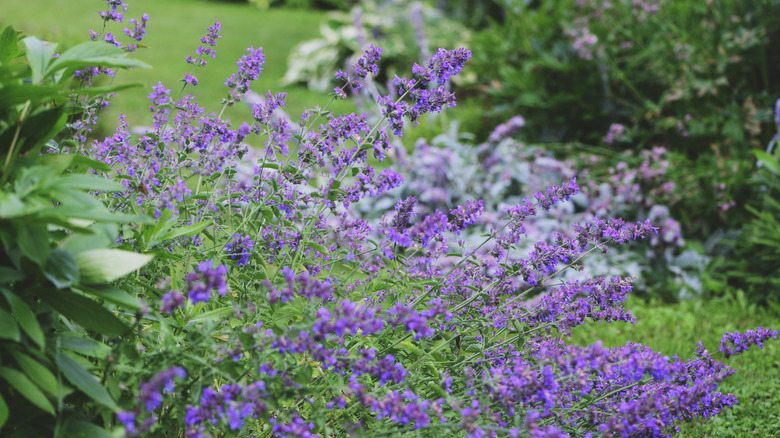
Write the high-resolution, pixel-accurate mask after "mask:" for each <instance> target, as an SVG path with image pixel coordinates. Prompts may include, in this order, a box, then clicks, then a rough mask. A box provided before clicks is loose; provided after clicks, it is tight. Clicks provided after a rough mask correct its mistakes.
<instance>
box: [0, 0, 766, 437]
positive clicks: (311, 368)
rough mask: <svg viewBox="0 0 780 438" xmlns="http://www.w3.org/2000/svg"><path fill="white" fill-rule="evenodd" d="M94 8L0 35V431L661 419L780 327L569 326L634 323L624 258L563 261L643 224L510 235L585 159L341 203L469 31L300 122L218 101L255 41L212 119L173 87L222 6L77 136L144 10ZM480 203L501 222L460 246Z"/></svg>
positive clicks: (362, 428) (263, 104)
mask: <svg viewBox="0 0 780 438" xmlns="http://www.w3.org/2000/svg"><path fill="white" fill-rule="evenodd" d="M108 5H109V9H108V10H107V11H104V12H102V13H101V17H102V18H103V19H104V26H103V29H102V30H101V31H100V32H91V39H92V40H93V41H90V42H87V43H85V44H84V45H79V46H76V47H74V48H71V49H69V50H67V51H65V52H64V53H61V54H59V55H57V54H56V46H54V45H51V44H46V43H44V42H42V41H40V40H37V39H35V38H33V37H27V38H24V39H22V40H21V41H20V40H19V38H20V37H19V35H18V34H17V32H15V31H14V30H13V29H12V28H10V27H9V28H7V29H6V30H5V31H4V32H3V33H2V37H1V38H0V54H1V56H0V81H2V82H0V84H1V85H2V87H0V105H1V106H0V110H1V112H0V119H1V122H2V123H0V139H2V141H1V142H0V146H1V147H2V149H1V150H0V152H2V155H3V157H4V162H3V167H2V175H0V185H1V188H2V191H1V192H0V240H2V253H0V294H1V295H2V298H0V328H1V329H2V330H0V380H3V381H4V384H3V385H0V428H2V432H1V433H2V435H3V436H9V437H10V436H35V435H47V436H52V435H53V436H117V435H118V436H122V435H124V436H170V437H174V436H175V437H181V436H186V437H206V436H213V437H221V436H257V437H270V436H278V437H315V436H320V437H330V436H347V435H355V436H372V437H377V436H403V435H409V436H467V437H483V436H487V437H492V436H513V437H515V436H533V437H541V436H545V437H553V436H555V437H568V436H662V435H670V434H673V433H674V432H675V430H676V427H677V424H679V423H681V422H685V421H689V420H692V419H695V418H708V417H711V416H713V415H716V414H718V413H719V412H720V411H721V410H722V409H724V408H726V407H729V406H732V405H733V404H734V403H736V399H735V397H733V396H732V395H731V394H722V393H720V392H718V390H717V388H718V384H719V383H720V382H721V381H722V380H723V379H725V378H726V377H728V376H729V375H731V374H732V373H733V372H734V370H733V369H731V368H729V367H728V366H726V365H725V364H724V363H722V362H719V361H717V360H716V359H715V358H716V356H718V355H719V354H722V355H723V356H724V358H728V357H730V356H733V355H736V354H740V353H742V352H744V351H746V350H747V349H748V348H749V347H751V346H752V345H758V346H759V347H761V346H762V342H764V341H765V340H766V339H768V338H770V337H776V336H777V332H776V331H774V330H769V329H764V328H758V329H756V330H748V331H746V332H744V333H739V332H735V333H726V334H725V335H724V337H723V340H722V342H721V345H720V347H719V352H717V353H714V354H711V353H710V352H709V351H708V350H707V349H706V348H705V347H704V346H702V345H699V346H698V347H697V350H696V357H695V358H694V359H692V360H687V361H684V360H680V359H678V358H677V357H669V356H666V355H662V354H660V353H657V352H654V351H651V350H650V349H649V348H647V347H645V346H643V345H641V344H635V343H627V344H626V345H624V346H622V347H618V348H606V347H604V346H603V345H601V344H600V343H596V344H594V345H589V346H584V347H583V346H577V345H568V344H567V343H566V342H564V340H563V335H565V334H567V333H569V331H570V329H571V328H572V327H575V326H577V325H580V324H583V323H585V322H587V321H591V322H613V321H630V322H633V317H632V316H631V312H630V311H629V310H627V309H625V308H624V307H623V302H624V299H625V297H626V295H627V294H628V293H630V292H631V288H632V278H630V277H619V276H618V277H611V278H605V277H582V278H578V279H575V280H562V278H563V277H561V274H562V273H564V272H565V271H567V270H569V269H578V270H582V269H584V264H583V263H582V262H583V261H587V259H586V258H585V257H586V256H587V255H588V254H590V253H592V252H598V251H606V250H607V247H608V246H611V245H626V244H630V243H631V242H633V241H635V240H640V239H648V238H651V237H653V236H654V235H655V233H656V232H657V228H656V227H655V226H654V225H653V224H652V223H650V221H645V222H637V223H630V222H626V221H623V220H621V219H619V218H616V217H607V218H606V219H600V218H595V217H594V218H591V219H587V220H582V221H579V222H577V223H574V224H572V225H571V230H570V231H569V232H568V233H562V232H554V233H551V234H549V235H547V236H545V238H544V239H541V240H538V241H536V242H534V243H532V244H531V246H532V248H533V249H532V250H530V251H525V250H520V249H521V248H527V247H528V245H527V244H526V239H527V237H526V226H525V224H526V222H527V221H530V220H531V218H533V217H535V216H536V215H539V214H542V213H543V212H546V211H548V210H550V209H551V208H554V206H556V205H561V204H563V203H566V202H567V200H568V199H569V198H570V197H572V196H574V195H576V194H577V193H578V192H579V190H580V188H579V186H578V184H577V179H576V177H572V178H570V179H567V180H565V181H562V182H560V183H557V184H551V185H549V186H547V187H542V188H540V189H539V191H538V192H537V193H536V194H535V195H533V196H530V197H528V198H525V199H521V200H519V202H517V203H515V204H513V205H506V206H503V207H502V208H501V209H500V210H498V211H489V212H486V211H484V206H485V205H490V206H492V205H493V204H492V203H489V202H486V203H484V204H483V202H482V201H479V200H476V201H474V200H470V201H466V202H464V203H463V204H462V205H460V206H457V207H455V208H451V209H449V210H448V211H441V210H435V211H424V212H420V211H419V210H417V209H416V204H417V200H416V198H415V196H408V197H405V198H403V199H399V200H397V202H396V203H395V206H394V207H393V208H392V209H390V210H389V211H387V212H386V213H385V214H384V215H383V216H382V217H381V219H380V220H379V221H378V222H376V223H373V224H370V223H369V222H368V221H366V220H365V219H363V218H361V217H360V215H359V214H358V210H357V209H355V208H352V206H353V204H355V203H357V202H358V201H360V200H361V199H364V198H367V197H372V196H378V195H381V194H382V193H384V192H386V191H388V190H390V189H392V188H394V187H398V186H399V185H400V184H401V183H402V177H401V176H400V174H399V173H398V172H396V171H395V170H393V169H392V167H389V168H384V170H381V171H379V170H377V163H378V162H380V161H382V160H383V159H384V158H385V157H386V156H387V155H388V154H390V153H391V151H392V146H391V145H392V142H391V136H394V135H395V136H402V135H403V133H404V129H405V128H406V127H407V126H408V125H409V124H417V122H418V120H419V119H420V117H422V116H423V115H424V114H426V113H438V112H440V111H442V110H443V109H445V108H449V107H452V106H455V96H454V94H453V93H452V92H450V91H449V90H448V88H447V87H446V84H447V82H448V80H449V79H450V78H451V77H452V76H453V75H456V74H457V73H459V72H460V71H461V69H462V67H463V65H464V63H466V62H467V61H468V60H469V58H470V56H471V53H470V52H469V51H468V50H466V49H463V48H461V49H456V50H445V49H439V50H438V51H437V52H436V53H435V54H433V56H432V57H431V58H430V60H428V61H427V62H425V63H422V64H415V65H414V66H413V67H412V69H411V75H409V76H407V77H403V78H401V77H396V78H395V79H394V81H393V85H394V87H395V91H394V92H393V93H389V94H386V95H383V96H381V97H379V98H378V99H377V102H376V103H377V105H378V106H379V108H380V111H381V113H382V118H381V119H380V120H379V121H378V122H377V123H369V122H368V120H367V116H366V115H365V114H346V115H337V114H332V113H331V112H329V111H328V109H327V106H325V107H322V108H320V107H319V106H316V107H314V108H313V109H311V110H309V111H306V112H305V113H304V114H303V116H302V117H301V119H300V120H299V121H292V120H290V119H289V118H287V117H285V116H284V115H283V114H282V113H281V112H280V111H279V109H280V108H282V107H283V106H284V103H285V102H284V100H285V94H284V93H273V92H270V91H269V92H268V93H267V94H266V95H265V96H264V98H262V99H256V101H255V103H254V104H253V105H252V107H251V123H242V124H241V125H240V126H234V125H233V124H231V123H230V121H229V120H225V119H223V118H222V117H221V111H222V110H223V109H224V108H226V107H227V106H230V105H235V104H236V103H239V102H240V101H241V100H242V99H243V97H244V95H245V94H247V92H248V91H249V90H250V87H251V86H252V84H253V83H254V82H255V81H257V80H258V79H259V77H260V74H261V72H262V69H263V64H264V55H263V51H262V49H261V48H259V47H258V48H255V47H254V46H252V47H250V48H248V49H247V53H246V55H244V56H243V57H242V58H241V59H240V60H239V61H238V63H237V70H236V72H235V73H234V74H233V75H231V76H230V77H229V78H227V79H226V80H225V86H226V97H225V99H224V100H223V102H222V107H221V109H220V113H215V112H210V111H208V110H207V109H206V108H205V107H203V106H201V105H200V104H199V103H198V102H197V101H196V99H195V98H194V97H193V96H192V95H191V94H187V91H188V90H190V89H191V87H194V86H200V85H199V82H198V79H197V76H196V72H197V69H198V68H203V67H206V65H207V62H208V61H209V60H210V58H214V57H215V54H216V46H217V40H218V39H219V38H220V35H219V32H220V27H221V26H220V23H219V22H218V21H217V22H215V23H214V24H213V25H212V26H209V27H208V29H207V31H206V32H207V33H206V35H205V36H204V37H203V38H202V39H201V45H200V46H199V47H198V48H197V49H196V50H195V51H194V53H192V54H190V55H189V56H187V57H186V62H187V63H189V64H191V65H192V67H191V69H190V71H189V72H187V73H184V74H183V78H182V84H181V86H180V87H179V90H178V91H173V90H171V89H170V88H168V87H166V85H165V84H161V83H160V84H157V85H156V86H155V87H154V88H153V89H152V90H151V92H150V93H149V99H150V111H151V113H152V118H153V127H152V128H151V129H149V130H147V131H146V132H145V133H142V134H136V135H133V134H131V130H130V127H129V126H128V125H127V123H126V121H125V120H124V118H120V120H119V124H118V126H117V128H116V132H115V134H114V135H112V136H110V137H107V138H104V139H102V140H90V139H89V138H88V132H89V129H90V128H89V127H90V126H91V125H92V124H94V120H95V119H94V118H95V114H96V111H97V110H98V109H99V108H101V107H105V106H106V105H108V102H109V101H108V100H107V99H106V95H105V93H107V92H109V93H110V92H113V91H116V87H111V86H99V85H100V84H102V83H105V78H103V77H105V76H106V75H108V76H113V74H114V71H115V70H116V69H117V68H126V67H143V66H144V65H143V64H142V63H140V62H137V61H131V60H129V59H128V58H127V57H126V55H127V52H130V51H133V50H134V49H135V47H136V45H137V44H139V41H140V40H141V39H142V38H143V35H144V34H145V31H146V30H145V29H146V24H147V21H149V18H148V17H147V16H144V17H143V18H142V19H141V20H130V23H131V24H133V25H135V30H129V29H125V34H126V35H127V36H128V37H129V38H131V40H132V43H131V44H129V45H126V44H123V43H121V42H119V41H118V40H117V39H116V38H115V37H114V36H113V35H112V34H110V33H108V32H107V26H106V25H109V24H111V23H110V22H112V21H119V22H122V21H123V19H124V16H123V13H124V12H125V11H126V6H125V5H124V3H123V2H122V1H121V0H110V1H108ZM101 40H102V41H101ZM22 45H23V46H24V48H23V49H20V46H22ZM381 54H382V51H381V49H380V48H378V47H373V46H368V48H367V49H366V50H365V51H364V54H363V56H362V57H361V58H360V59H359V60H358V61H357V63H356V64H355V65H354V66H353V68H352V69H349V70H347V71H338V72H337V73H336V78H337V80H338V83H339V86H338V87H337V88H336V89H335V90H334V99H335V98H341V97H343V96H345V95H346V94H347V93H351V92H352V90H356V89H359V88H360V87H361V86H362V84H363V83H364V80H366V78H368V77H371V76H374V75H376V74H377V72H378V68H377V62H378V61H379V59H380V57H381ZM182 58H183V59H182V60H183V61H184V56H182ZM74 78H75V79H74ZM93 84H94V86H93V87H89V86H90V85H93ZM506 159H509V157H506ZM486 214H490V215H494V216H498V217H499V218H500V220H492V221H491V222H490V223H491V224H493V225H491V226H490V227H488V228H487V229H486V231H485V232H484V235H483V237H482V240H481V241H480V242H478V243H471V242H466V241H463V240H461V239H460V236H461V235H462V234H463V233H464V232H465V231H466V230H467V229H468V228H469V227H470V226H472V225H473V224H475V223H476V222H477V221H479V219H480V217H482V216H484V215H486ZM477 254H478V256H477ZM530 296H534V297H535V298H534V299H533V300H530V299H529V297H530Z"/></svg>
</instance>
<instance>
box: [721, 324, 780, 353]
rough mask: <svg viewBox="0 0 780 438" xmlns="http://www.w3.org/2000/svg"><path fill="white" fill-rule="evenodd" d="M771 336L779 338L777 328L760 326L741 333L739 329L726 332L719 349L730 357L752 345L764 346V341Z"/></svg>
mask: <svg viewBox="0 0 780 438" xmlns="http://www.w3.org/2000/svg"><path fill="white" fill-rule="evenodd" d="M770 337H771V338H773V339H777V330H771V329H765V328H763V327H758V328H757V329H755V330H747V331H745V333H740V332H738V331H735V332H734V333H726V334H725V335H723V339H721V341H720V350H719V351H721V352H723V357H725V358H727V359H728V358H729V357H731V356H736V355H739V354H742V353H744V352H746V351H748V349H750V347H751V346H752V345H758V348H764V341H765V340H767V339H769V338H770Z"/></svg>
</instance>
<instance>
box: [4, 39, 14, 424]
mask: <svg viewBox="0 0 780 438" xmlns="http://www.w3.org/2000/svg"><path fill="white" fill-rule="evenodd" d="M16 40H17V38H16V31H15V30H14V28H13V27H12V26H8V27H6V28H5V30H3V33H2V34H0V64H6V63H8V62H9V61H10V60H12V59H14V58H15V57H16V55H18V54H19V46H17V44H16ZM2 426H3V425H2V421H0V427H2Z"/></svg>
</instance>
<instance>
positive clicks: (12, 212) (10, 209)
mask: <svg viewBox="0 0 780 438" xmlns="http://www.w3.org/2000/svg"><path fill="white" fill-rule="evenodd" d="M28 213H29V208H28V206H27V205H25V203H24V202H23V201H22V200H21V198H19V197H18V196H16V195H15V194H13V193H8V192H0V218H2V219H9V218H13V217H18V216H24V215H25V214H28Z"/></svg>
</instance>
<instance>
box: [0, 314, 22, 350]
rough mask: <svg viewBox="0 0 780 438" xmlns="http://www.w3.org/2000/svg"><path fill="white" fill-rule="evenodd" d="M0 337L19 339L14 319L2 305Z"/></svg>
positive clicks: (15, 340) (16, 340) (17, 340)
mask: <svg viewBox="0 0 780 438" xmlns="http://www.w3.org/2000/svg"><path fill="white" fill-rule="evenodd" d="M0 339H10V340H12V341H14V342H19V341H20V340H21V336H20V332H19V326H18V325H16V320H14V317H13V316H11V314H10V313H8V312H7V311H6V310H5V309H3V308H2V307H0Z"/></svg>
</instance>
